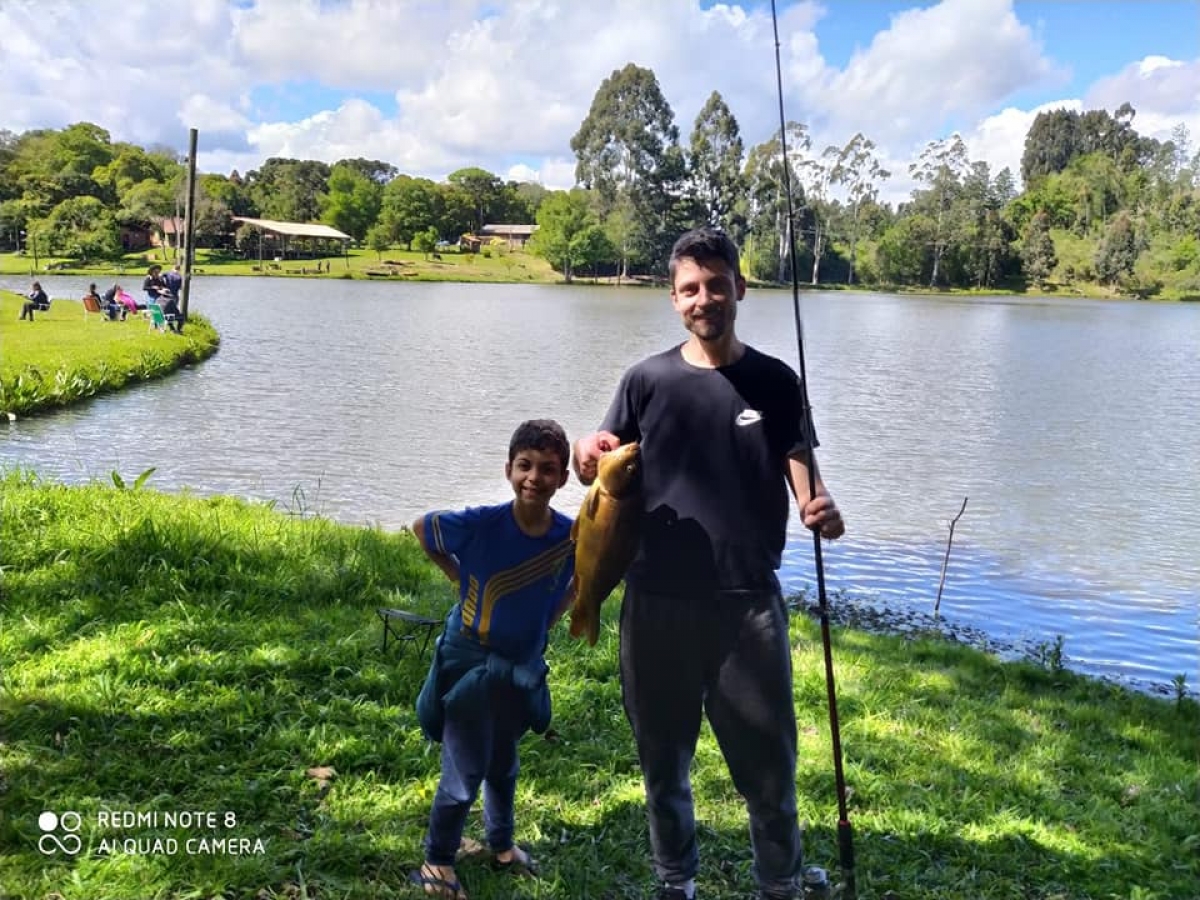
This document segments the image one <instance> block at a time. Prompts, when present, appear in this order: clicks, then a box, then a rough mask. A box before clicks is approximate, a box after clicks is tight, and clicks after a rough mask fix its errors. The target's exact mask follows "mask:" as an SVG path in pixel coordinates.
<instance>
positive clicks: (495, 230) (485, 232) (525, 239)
mask: <svg viewBox="0 0 1200 900" xmlns="http://www.w3.org/2000/svg"><path fill="white" fill-rule="evenodd" d="M537 228H538V227H537V226H536V225H484V226H483V227H482V228H481V229H479V234H478V235H477V237H479V238H480V239H482V240H483V241H489V240H492V239H493V238H500V239H501V240H503V241H505V242H507V244H508V248H509V249H510V250H516V249H518V248H521V247H524V246H525V245H526V244H528V243H529V239H530V238H531V237H533V233H534V232H535V231H537Z"/></svg>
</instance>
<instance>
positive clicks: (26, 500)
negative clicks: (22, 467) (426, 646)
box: [0, 472, 1200, 900]
mask: <svg viewBox="0 0 1200 900" xmlns="http://www.w3.org/2000/svg"><path fill="white" fill-rule="evenodd" d="M122 474H123V478H122V479H121V481H122V482H123V483H127V484H133V483H135V481H136V475H137V473H133V472H127V473H122ZM0 548H3V549H2V553H3V557H2V559H0V565H2V566H3V576H4V603H3V606H2V607H0V664H2V666H3V670H2V671H3V682H2V684H0V794H2V795H3V803H2V804H0V897H3V898H22V900H24V898H46V897H51V896H53V897H59V896H61V897H62V898H65V900H88V898H97V900H99V898H104V900H111V898H126V897H129V898H133V897H138V898H149V897H155V898H180V900H181V898H185V897H187V898H211V897H228V898H233V897H238V898H254V900H269V898H275V897H288V898H302V897H308V898H333V897H337V898H346V900H359V898H361V900H367V898H391V897H415V896H417V895H416V894H415V893H414V892H413V891H412V889H410V888H409V887H407V886H406V885H405V874H406V872H407V870H408V868H409V867H410V866H411V865H414V864H415V863H416V862H418V861H419V859H420V855H421V838H422V834H423V831H424V827H425V820H426V816H427V814H428V807H429V802H430V799H431V797H432V795H433V791H434V788H435V786H436V783H437V776H438V755H437V752H436V748H431V747H430V746H428V745H427V744H426V743H425V742H424V741H423V740H422V738H421V737H420V734H419V731H418V728H417V725H416V721H415V714H414V711H413V700H414V698H415V696H416V693H417V690H418V689H419V686H420V682H421V679H422V678H423V675H424V671H425V661H424V660H418V659H417V658H416V656H415V653H414V651H413V649H411V648H410V649H408V650H407V651H406V653H405V654H404V655H398V654H397V653H395V652H394V650H393V649H391V648H389V651H388V653H387V654H386V655H385V654H384V653H383V652H382V651H381V648H380V626H379V622H378V620H377V618H376V617H375V615H374V610H375V608H376V607H378V606H380V605H383V604H387V605H409V606H411V607H413V608H415V609H418V610H421V611H424V612H428V613H434V614H436V615H439V616H440V614H441V613H442V611H444V610H445V609H446V605H447V603H448V602H449V601H450V597H449V593H448V588H447V586H446V585H445V582H444V580H442V577H441V575H440V574H439V573H437V572H436V570H434V569H433V568H432V567H431V566H429V565H427V564H426V563H424V562H423V560H422V559H421V557H420V556H419V553H418V551H417V549H416V546H415V544H414V542H413V541H412V539H411V537H410V536H409V535H407V534H389V533H384V532H382V531H379V530H372V529H363V528H352V527H347V526H341V525H337V524H334V523H331V522H329V521H326V520H323V519H320V518H313V517H308V516H305V515H303V510H276V509H271V508H268V507H264V506H248V505H245V504H243V503H241V502H239V501H234V500H231V499H224V498H211V499H201V498H194V497H188V496H171V495H164V494H159V493H156V492H153V491H151V490H148V489H147V488H146V487H141V488H138V489H115V488H113V487H111V486H107V487H106V486H100V485H94V486H86V487H64V486H60V485H55V484H50V483H40V482H38V481H37V480H36V479H34V478H33V477H32V476H29V475H23V474H19V473H8V474H7V476H6V477H5V478H4V480H3V481H2V482H0ZM618 606H619V604H618V602H617V601H616V600H615V599H614V600H612V601H610V602H609V603H608V604H607V605H606V607H605V628H604V631H603V633H602V636H601V640H600V643H599V644H598V645H597V646H596V647H595V648H589V647H588V646H587V645H586V644H581V643H579V642H575V641H571V640H570V639H569V638H567V637H566V635H565V630H564V629H562V628H560V629H559V630H558V631H557V632H556V634H555V635H554V637H553V640H552V643H551V647H550V652H549V660H550V664H551V666H552V671H551V679H552V689H553V692H554V703H555V720H554V723H553V728H554V729H555V732H556V734H555V736H554V739H552V740H546V739H543V738H541V737H538V736H533V735H530V736H527V737H526V739H525V740H524V742H523V745H522V754H523V774H522V781H521V786H520V789H519V794H518V798H517V799H518V810H517V816H518V837H519V839H520V840H522V841H523V842H528V843H529V844H530V845H531V846H532V848H533V850H534V853H535V855H537V856H538V857H540V858H541V859H542V861H543V878H542V879H541V880H540V881H538V882H531V883H528V884H525V885H522V886H521V888H520V889H519V890H517V891H516V893H517V895H520V896H527V897H534V898H564V900H565V898H580V897H594V898H612V900H616V898H625V897H636V896H640V895H642V893H643V892H644V891H646V890H648V888H649V887H650V882H651V873H650V869H649V865H648V862H647V849H646V843H647V842H646V834H645V821H644V812H643V805H642V800H641V787H640V778H639V775H638V770H637V763H636V759H635V756H634V753H633V746H632V741H631V738H630V734H629V729H628V726H627V725H626V723H625V721H624V718H623V714H622V712H621V706H620V689H619V685H618V681H617V674H616V665H617V663H616V650H617V641H616V634H615V618H616V612H617V610H618ZM792 635H793V643H794V646H795V654H794V662H795V667H796V708H797V711H798V716H799V724H800V742H801V743H800V758H801V763H800V769H799V774H798V784H799V793H800V815H801V818H802V819H804V820H807V821H808V822H810V823H811V824H810V826H809V830H808V835H807V839H806V844H807V849H808V854H809V858H810V861H811V862H815V863H819V864H823V865H826V866H828V867H830V868H836V856H837V854H836V849H835V834H834V825H835V819H836V813H835V810H836V803H835V796H834V788H833V776H832V765H831V761H830V750H829V740H828V727H827V712H826V708H825V701H824V681H823V675H822V664H821V654H820V645H819V640H818V631H817V629H816V627H815V626H814V624H813V623H812V622H811V621H809V620H808V619H807V618H805V617H804V616H801V615H797V616H796V617H795V619H794V624H793V632H792ZM834 641H835V661H836V665H837V676H838V688H839V706H840V712H841V714H842V717H843V722H842V739H843V744H844V752H845V759H846V772H847V780H848V782H849V785H850V788H851V790H852V796H851V800H850V815H851V820H852V822H853V824H854V828H855V835H856V851H857V860H858V885H859V896H860V897H861V898H863V900H871V898H880V897H882V896H883V895H884V893H885V892H886V891H888V890H892V891H896V892H897V893H898V895H899V896H900V897H905V898H947V900H949V898H954V900H961V898H968V897H969V898H1006V900H1007V898H1013V897H1022V898H1044V900H1051V898H1053V900H1084V898H1090V900H1101V898H1104V900H1109V898H1120V900H1186V898H1195V897H1197V896H1200V893H1198V888H1197V885H1200V862H1198V859H1197V851H1198V850H1200V815H1198V813H1197V809H1198V803H1200V782H1198V775H1197V771H1198V766H1197V763H1198V761H1200V760H1198V754H1200V742H1198V737H1197V732H1198V729H1200V712H1198V709H1197V705H1196V704H1195V703H1194V702H1192V701H1190V700H1182V701H1180V702H1173V701H1164V700H1158V699H1153V698H1149V697H1145V696H1142V695H1139V694H1134V693H1129V692H1126V691H1123V690H1121V689H1119V688H1117V687H1114V686H1110V685H1104V684H1100V683H1097V682H1093V681H1089V680H1086V679H1083V678H1080V677H1077V676H1074V675H1071V674H1070V673H1066V672H1061V671H1058V672H1054V671H1047V670H1044V669H1041V668H1038V667H1036V666H1034V665H1032V664H1028V663H1025V664H1002V663H1000V662H997V661H996V660H994V659H992V658H990V657H988V656H985V655H983V654H981V653H979V652H977V651H973V650H970V649H967V648H964V647H960V646H955V645H951V644H948V643H945V642H940V641H924V640H913V639H911V638H910V639H899V638H891V637H885V636H879V635H871V634H866V633H862V632H855V631H847V630H843V629H840V628H839V629H835V632H834ZM694 787H695V791H696V799H697V807H698V813H699V817H700V820H701V822H702V827H701V835H700V839H701V850H702V867H701V873H700V882H701V888H702V890H703V891H704V897H705V898H735V897H744V896H747V895H748V894H749V893H750V892H751V891H752V889H753V882H752V879H751V876H750V872H749V861H748V852H747V835H746V822H745V816H744V812H743V809H742V806H741V803H740V802H739V798H738V797H737V795H736V793H735V792H734V790H733V788H732V787H731V785H730V784H729V781H728V777H727V775H726V773H725V770H724V766H723V763H722V762H721V759H720V755H719V752H718V750H717V748H716V746H715V744H714V742H713V740H712V737H711V735H710V734H709V733H708V732H707V730H706V731H705V733H704V734H703V736H702V738H701V742H700V747H699V750H698V754H697V761H696V765H695V768H694ZM47 811H49V812H53V813H56V818H58V817H61V815H62V813H64V812H67V811H70V812H74V813H78V819H75V818H72V817H69V816H68V817H64V818H60V819H59V820H58V821H57V822H54V821H43V822H41V823H39V816H41V814H42V813H43V812H47ZM103 811H114V812H127V813H131V814H134V815H142V816H143V817H149V815H150V814H152V813H158V814H159V815H160V816H162V815H163V814H167V813H178V812H179V811H193V812H196V813H205V814H207V813H212V814H214V816H215V821H214V822H209V821H208V817H207V816H205V817H204V818H203V819H202V821H201V823H200V824H196V823H193V824H192V826H191V827H171V826H170V825H166V824H163V823H162V822H161V821H160V822H159V823H154V822H148V821H143V822H142V823H141V824H138V823H137V822H136V821H134V822H131V823H130V824H128V825H125V824H123V822H122V821H121V820H118V823H117V824H115V825H114V824H113V822H112V820H111V819H110V820H108V821H107V822H104V821H102V820H101V819H100V814H101V813H102V812H103ZM42 826H51V827H50V828H49V830H45V829H44V828H43V827H42ZM76 826H78V827H77V831H71V830H70V829H72V828H75V827H76ZM469 833H470V834H471V835H473V836H474V837H476V838H480V837H481V836H482V835H481V832H480V827H479V821H478V814H476V815H475V816H473V818H472V822H471V824H470V826H469ZM72 834H74V835H76V836H78V837H79V838H80V841H81V842H80V846H79V848H78V852H75V853H70V852H67V850H69V849H70V846H73V845H71V844H70V843H69V842H67V841H66V840H65V839H66V838H67V837H70V836H72ZM47 835H49V836H51V837H54V838H56V839H58V840H59V841H61V842H62V843H63V845H64V846H65V849H64V848H63V847H60V846H59V845H58V844H56V843H54V842H52V841H45V840H42V839H43V838H44V837H46V836H47ZM215 838H222V839H229V838H234V839H241V840H243V841H244V842H245V843H244V844H241V845H237V844H234V846H235V847H238V848H239V851H240V852H238V853H230V852H228V847H229V844H228V843H227V844H224V845H220V846H221V847H222V848H223V849H222V850H221V851H218V850H217V849H216V847H217V846H218V845H216V844H215V842H214V839H215ZM201 839H205V840H207V841H208V843H206V844H202V843H198V842H199V841H200V840H201ZM40 840H42V843H43V845H44V846H43V850H44V851H45V852H43V850H39V841H40ZM127 840H128V841H132V842H133V843H131V844H129V845H128V847H126V846H125V845H124V844H123V843H122V842H124V841H127ZM155 840H157V841H159V844H158V845H155V844H154V843H153V842H154V841H155ZM169 840H175V841H177V845H176V846H177V850H176V852H174V853H172V852H169V851H170V849H171V845H170V844H169V843H168V841H169ZM188 841H191V842H192V843H191V844H190V845H189V844H188ZM138 842H140V844H139V843H138ZM256 842H260V843H256ZM189 847H190V848H191V851H192V852H188V848H189ZM127 849H132V850H134V851H136V852H126V850H127ZM156 851H157V852H156ZM461 873H462V875H463V877H464V881H465V883H466V885H467V888H468V890H469V891H470V892H471V896H472V897H473V898H499V897H511V896H514V890H515V889H514V887H513V885H512V883H511V882H510V881H508V880H507V879H505V878H504V877H503V876H501V875H499V874H493V873H492V872H491V871H490V870H488V869H487V868H486V866H483V865H482V864H480V863H478V862H474V863H472V862H468V863H466V864H464V865H463V866H462V868H461Z"/></svg>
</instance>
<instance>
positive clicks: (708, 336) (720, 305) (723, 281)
mask: <svg viewBox="0 0 1200 900" xmlns="http://www.w3.org/2000/svg"><path fill="white" fill-rule="evenodd" d="M745 294H746V281H745V279H744V278H742V277H741V276H740V275H738V274H736V273H734V272H733V271H732V270H731V269H730V268H729V266H728V265H727V264H726V263H725V262H724V260H719V259H714V260H709V261H707V262H703V263H700V262H697V261H696V260H694V259H682V260H680V261H679V263H678V265H677V266H676V267H675V280H674V281H673V282H672V284H671V303H672V304H673V305H674V307H675V311H676V312H678V313H679V315H680V316H681V317H682V318H683V325H684V327H685V328H687V330H688V331H690V332H691V333H692V334H694V335H695V336H696V337H698V338H699V339H700V340H702V341H717V340H720V339H721V338H722V337H724V336H725V335H726V334H729V333H731V332H732V331H733V323H734V320H735V319H736V318H737V304H738V301H739V300H741V299H742V297H744V296H745Z"/></svg>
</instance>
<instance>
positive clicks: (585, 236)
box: [571, 225, 617, 275]
mask: <svg viewBox="0 0 1200 900" xmlns="http://www.w3.org/2000/svg"><path fill="white" fill-rule="evenodd" d="M616 261H617V248H616V247H615V246H614V245H613V242H612V241H610V240H609V239H608V235H607V234H605V233H604V229H603V228H601V227H600V226H599V225H588V226H587V227H586V228H584V229H583V231H581V232H579V233H578V234H576V235H575V237H574V238H572V239H571V262H572V268H573V269H574V270H576V271H577V270H579V269H585V268H587V269H591V270H592V274H593V275H595V272H596V269H597V267H599V266H602V265H609V264H611V263H615V262H616Z"/></svg>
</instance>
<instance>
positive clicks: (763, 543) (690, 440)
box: [601, 346, 817, 593]
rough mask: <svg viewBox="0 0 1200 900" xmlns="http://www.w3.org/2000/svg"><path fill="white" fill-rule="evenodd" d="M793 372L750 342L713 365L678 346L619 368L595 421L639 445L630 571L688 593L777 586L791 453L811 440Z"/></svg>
mask: <svg viewBox="0 0 1200 900" xmlns="http://www.w3.org/2000/svg"><path fill="white" fill-rule="evenodd" d="M806 419H807V417H806V416H805V415H804V409H803V392H802V390H801V385H800V380H799V378H798V377H797V375H796V373H795V372H794V371H793V370H792V369H791V368H790V367H789V366H788V365H787V364H785V363H784V362H782V361H780V360H778V359H775V358H774V357H771V356H767V355H766V354H764V353H760V352H759V351H757V350H755V349H754V348H753V347H746V350H745V353H744V354H743V355H742V358H741V359H739V360H738V361H737V362H735V363H733V364H732V365H728V366H722V367H720V368H716V369H706V368H700V367H698V366H693V365H691V364H689V363H688V362H686V361H685V360H684V358H683V355H682V353H681V351H680V347H679V346H676V347H673V348H671V349H670V350H667V351H666V352H664V353H659V354H656V355H654V356H651V357H649V358H647V359H644V360H642V361H641V362H640V363H637V364H636V365H635V366H633V367H632V368H631V369H629V371H627V372H626V373H625V375H624V376H623V377H622V379H621V383H620V385H619V387H618V388H617V394H616V397H614V399H613V402H612V405H611V407H610V408H609V410H608V414H607V415H606V416H605V418H604V423H603V424H602V425H601V429H602V430H605V431H611V432H613V433H614V434H616V435H617V436H618V437H620V438H621V441H622V443H626V442H629V441H639V442H640V443H641V446H642V464H643V467H644V469H643V486H644V490H645V497H646V519H645V524H644V530H643V536H642V546H641V549H640V551H639V553H638V556H637V559H635V561H634V563H633V566H632V567H631V568H630V571H629V573H628V576H627V577H628V579H629V580H630V581H631V582H632V583H634V584H636V585H638V586H639V587H641V588H642V589H644V590H648V591H655V592H662V593H691V592H696V591H712V590H713V589H714V588H716V589H718V590H760V589H769V588H772V587H775V586H776V585H777V584H778V582H777V580H776V578H775V570H776V569H777V568H778V567H779V563H780V559H781V557H782V554H783V547H784V543H785V541H786V539H787V519H788V510H789V503H790V500H789V498H790V493H789V491H788V487H787V481H786V476H785V471H786V462H787V457H788V455H789V454H791V453H795V452H800V451H803V450H804V449H805V448H806V447H808V446H809V445H810V442H811V446H813V447H815V446H817V442H816V437H815V434H814V432H813V429H812V423H811V421H810V420H807V421H806Z"/></svg>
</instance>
